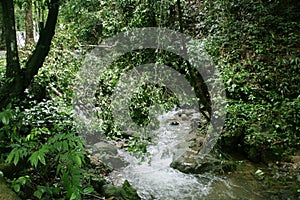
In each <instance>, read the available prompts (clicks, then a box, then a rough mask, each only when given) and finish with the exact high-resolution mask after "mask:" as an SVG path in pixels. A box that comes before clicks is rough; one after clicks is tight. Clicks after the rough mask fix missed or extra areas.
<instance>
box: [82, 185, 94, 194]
mask: <svg viewBox="0 0 300 200" xmlns="http://www.w3.org/2000/svg"><path fill="white" fill-rule="evenodd" d="M92 192H94V188H93V187H87V188H84V190H83V194H90V193H92Z"/></svg>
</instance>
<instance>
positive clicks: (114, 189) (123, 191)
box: [102, 181, 141, 200]
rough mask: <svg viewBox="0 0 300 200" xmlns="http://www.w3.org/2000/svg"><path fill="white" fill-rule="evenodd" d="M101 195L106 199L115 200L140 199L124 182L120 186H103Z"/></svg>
mask: <svg viewBox="0 0 300 200" xmlns="http://www.w3.org/2000/svg"><path fill="white" fill-rule="evenodd" d="M102 192H103V194H104V196H105V197H106V198H108V199H115V200H138V199H141V198H140V197H139V195H138V194H137V191H136V190H135V189H134V188H133V187H132V186H131V185H130V184H129V182H128V181H125V182H124V184H123V185H122V186H113V185H104V186H103V191H102Z"/></svg>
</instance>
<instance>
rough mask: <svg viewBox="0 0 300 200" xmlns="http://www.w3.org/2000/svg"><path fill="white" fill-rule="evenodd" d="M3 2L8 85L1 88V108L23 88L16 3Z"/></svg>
mask: <svg viewBox="0 0 300 200" xmlns="http://www.w3.org/2000/svg"><path fill="white" fill-rule="evenodd" d="M1 3H2V8H3V22H4V37H5V43H6V82H5V85H6V86H5V87H3V88H1V89H2V90H1V89H0V108H1V105H5V106H6V105H7V104H8V103H9V99H13V98H14V97H16V95H17V93H18V91H19V90H21V89H22V80H21V79H22V78H21V68H20V63H19V56H18V49H17V39H16V28H15V15H14V4H13V1H11V0H2V2H1ZM3 86H4V85H3ZM1 96H5V98H1ZM2 108H3V107H2Z"/></svg>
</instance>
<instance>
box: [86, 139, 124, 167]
mask: <svg viewBox="0 0 300 200" xmlns="http://www.w3.org/2000/svg"><path fill="white" fill-rule="evenodd" d="M87 152H88V153H89V154H90V155H91V158H93V162H94V163H95V164H96V163H97V161H96V159H99V162H102V163H104V164H106V165H107V166H109V167H110V168H112V169H120V168H122V167H125V166H126V165H127V164H128V163H127V162H125V161H124V160H123V159H122V158H121V157H120V156H119V154H118V147H117V146H116V145H114V144H110V143H108V142H104V141H101V142H98V143H95V144H93V145H89V146H88V149H87Z"/></svg>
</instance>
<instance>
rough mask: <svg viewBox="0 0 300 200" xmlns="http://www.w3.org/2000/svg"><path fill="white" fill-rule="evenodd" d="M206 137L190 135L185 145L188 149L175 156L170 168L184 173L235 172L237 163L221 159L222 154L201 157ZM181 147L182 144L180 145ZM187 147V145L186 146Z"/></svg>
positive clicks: (216, 153)
mask: <svg viewBox="0 0 300 200" xmlns="http://www.w3.org/2000/svg"><path fill="white" fill-rule="evenodd" d="M204 140H205V138H204V136H203V135H201V134H199V133H190V134H189V137H187V140H186V141H185V143H188V147H187V148H185V149H184V151H182V150H181V151H178V152H179V153H178V154H175V155H174V157H173V161H172V163H171V164H170V166H171V167H172V168H174V169H177V170H179V171H181V172H183V173H192V174H202V173H205V172H213V173H224V172H229V171H234V170H235V169H236V163H235V162H234V161H231V160H227V159H220V158H219V157H218V155H220V152H216V151H215V152H211V153H210V154H208V155H205V156H203V155H201V154H200V153H199V152H200V150H201V147H202V144H203V141H204ZM179 145H180V144H179ZM185 146H186V144H185Z"/></svg>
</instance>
